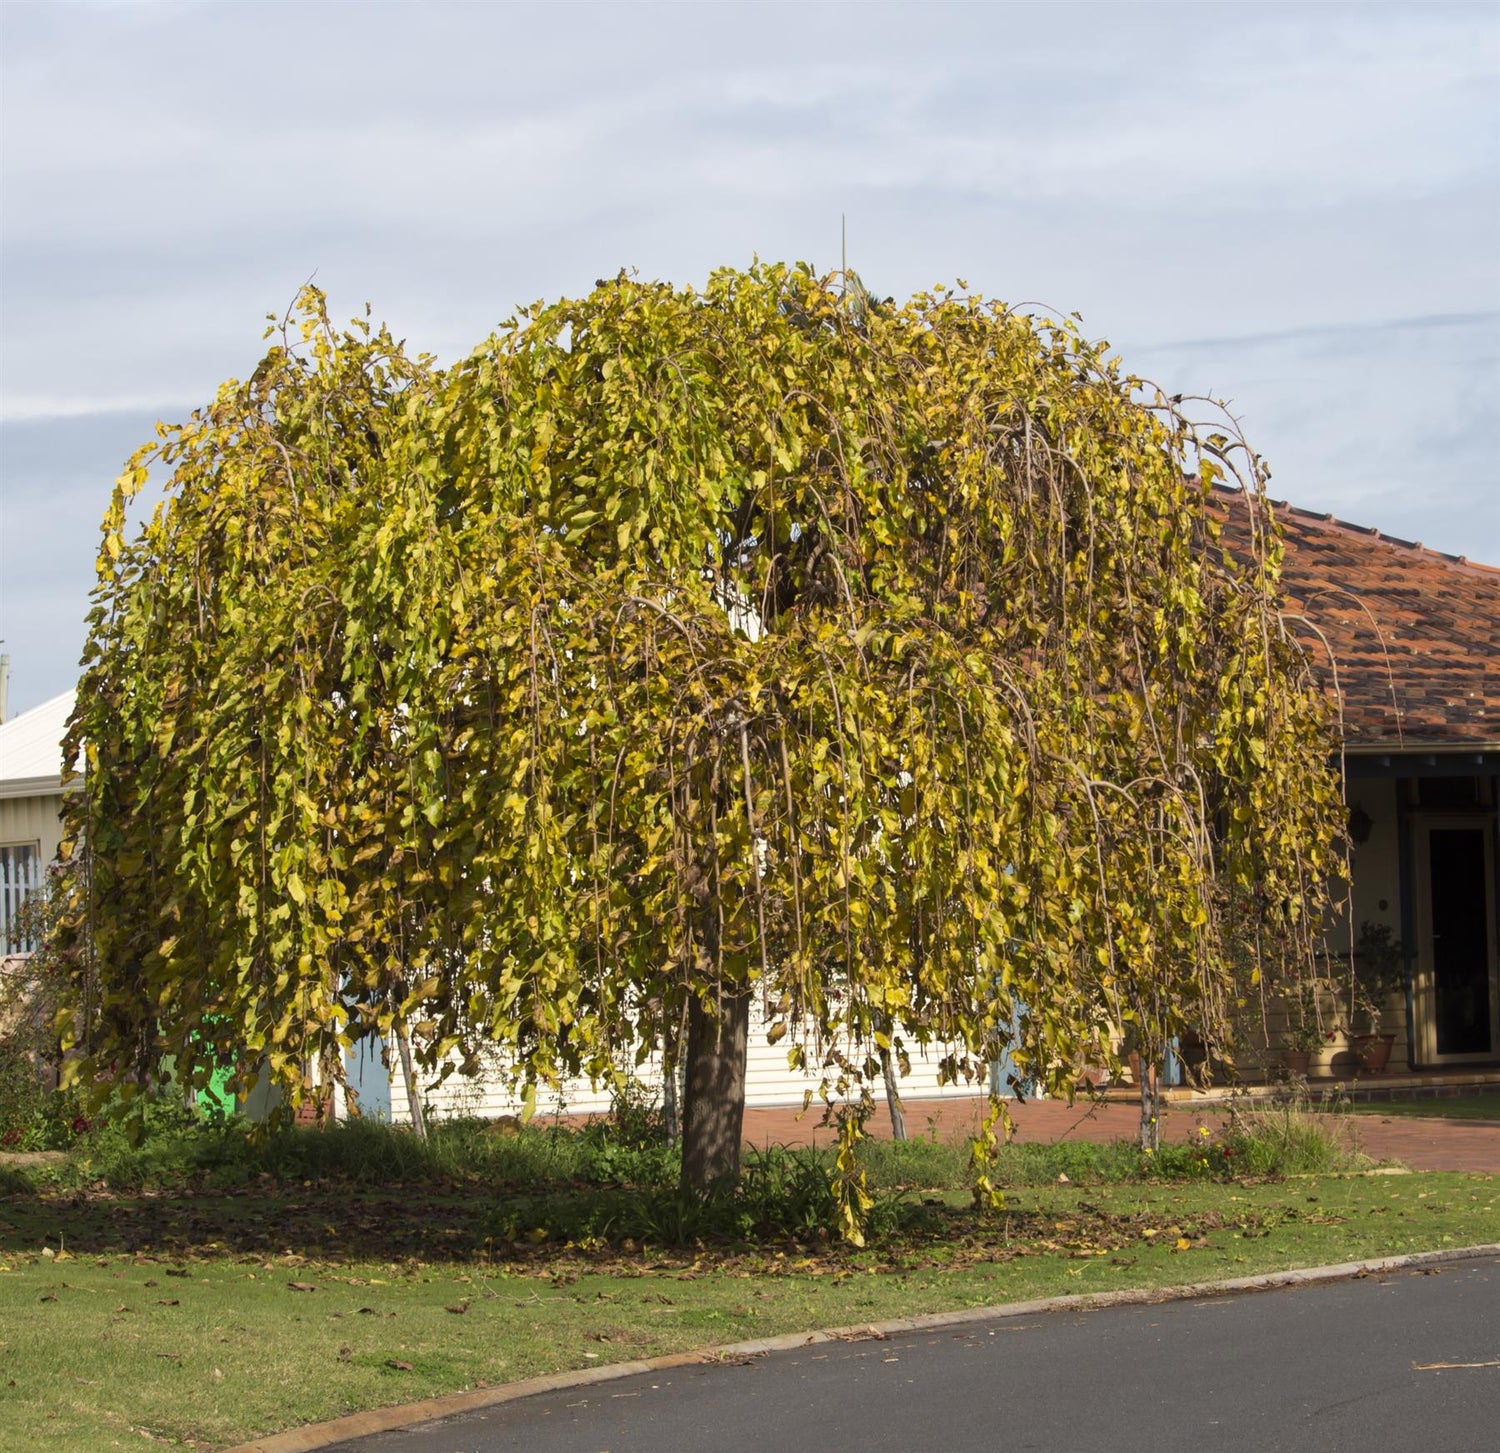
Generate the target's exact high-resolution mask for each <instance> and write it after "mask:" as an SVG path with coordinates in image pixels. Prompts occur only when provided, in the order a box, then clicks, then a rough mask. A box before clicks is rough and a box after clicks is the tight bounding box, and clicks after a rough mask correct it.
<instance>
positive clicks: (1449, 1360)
mask: <svg viewBox="0 0 1500 1453" xmlns="http://www.w3.org/2000/svg"><path fill="white" fill-rule="evenodd" d="M1466 1363H1467V1364H1481V1365H1479V1366H1462V1365H1454V1364H1466ZM1443 1364H1447V1365H1443ZM1402 1447H1408V1448H1419V1449H1433V1450H1442V1453H1495V1450H1496V1449H1500V1259H1494V1258H1491V1259H1486V1260H1481V1261H1473V1262H1460V1263H1451V1264H1448V1265H1445V1266H1441V1267H1436V1268H1432V1269H1429V1270H1426V1271H1423V1270H1416V1271H1402V1272H1392V1273H1382V1274H1379V1275H1375V1276H1370V1277H1367V1278H1363V1279H1360V1280H1346V1281H1339V1282H1333V1283H1326V1284H1320V1285H1314V1286H1307V1287H1296V1288H1285V1289H1282V1290H1278V1291H1272V1292H1262V1293H1252V1294H1248V1295H1236V1296H1226V1297H1222V1298H1212V1299H1207V1300H1203V1301H1194V1302H1172V1303H1164V1304H1161V1305H1157V1306H1131V1307H1112V1308H1106V1309H1102V1310H1099V1311H1092V1312H1052V1313H1045V1314H1042V1315H1038V1316H1032V1317H1026V1318H1022V1319H1009V1320H1008V1319H998V1320H996V1321H994V1322H981V1323H969V1324H967V1325H965V1326H963V1327H957V1328H954V1329H953V1330H952V1331H951V1332H939V1333H932V1332H925V1333H920V1334H914V1335H912V1336H907V1337H895V1338H891V1339H889V1340H884V1341H873V1340H872V1341H863V1342H848V1343H824V1344H821V1345H817V1346H813V1347H810V1348H806V1349H802V1350H798V1351H795V1352H786V1353H779V1354H774V1355H771V1356H768V1357H763V1358H758V1359H756V1360H754V1361H751V1362H749V1363H746V1364H743V1365H736V1366H701V1367H700V1366H694V1367H690V1368H674V1369H673V1370H671V1371H670V1372H665V1373H657V1374H645V1375H641V1376H637V1377H631V1378H628V1379H625V1380H622V1381H620V1382H612V1383H604V1384H598V1385H595V1386H593V1387H590V1388H584V1389H579V1390H577V1391H574V1392H570V1393H569V1392H564V1393H553V1394H547V1395H544V1396H540V1397H534V1398H527V1399H523V1400H521V1401H518V1402H515V1403H510V1404H506V1405H502V1406H499V1407H496V1408H493V1409H490V1410H488V1411H485V1412H482V1413H474V1414H469V1415H465V1416H463V1417H459V1418H452V1419H448V1420H446V1421H444V1422H441V1423H429V1424H426V1425H425V1426H422V1427H419V1428H413V1429H408V1430H406V1431H403V1432H397V1433H382V1434H377V1435H375V1436H372V1437H368V1438H362V1439H357V1440H355V1441H353V1442H348V1443H341V1444H339V1445H338V1453H502V1450H505V1453H509V1450H525V1453H606V1450H607V1453H704V1450H708V1453H749V1450H752V1449H753V1450H757V1453H759V1450H773V1453H800V1450H802V1449H807V1448H816V1449H818V1450H819V1453H836V1450H845V1449H847V1450H850V1453H854V1450H858V1453H929V1450H931V1453H966V1450H970V1449H973V1450H984V1453H997V1450H1004V1453H1012V1450H1019V1449H1044V1450H1049V1453H1051V1450H1064V1453H1071V1450H1075V1449H1078V1450H1083V1449H1090V1450H1091V1449H1107V1450H1110V1453H1121V1450H1125V1453H1132V1450H1136V1449H1141V1450H1151V1453H1161V1450H1176V1449H1198V1450H1213V1453H1219V1450H1240V1449H1243V1450H1247V1453H1248V1450H1255V1453H1267V1450H1278V1449H1285V1450H1288V1453H1292V1450H1296V1453H1302V1450H1316V1453H1354V1450H1359V1453H1367V1450H1368V1449H1370V1448H1402Z"/></svg>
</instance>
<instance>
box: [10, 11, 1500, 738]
mask: <svg viewBox="0 0 1500 1453" xmlns="http://www.w3.org/2000/svg"><path fill="white" fill-rule="evenodd" d="M841 218H847V227H848V239H849V240H848V249H849V252H848V256H849V264H850V266H851V267H853V268H856V269H857V270H858V271H859V272H860V274H861V275H862V277H863V278H864V280H865V281H866V283H867V284H868V285H869V286H870V288H871V289H872V290H873V291H876V292H878V293H880V294H882V295H884V294H891V295H895V296H897V297H904V296H906V295H908V294H910V293H912V292H914V291H917V290H919V289H922V288H927V287H930V286H932V285H934V284H937V283H940V282H951V281H955V280H962V281H963V282H965V283H967V284H968V285H969V286H970V287H971V288H972V289H974V290H975V291H976V292H980V293H983V294H986V295H988V296H991V297H996V298H1001V299H1004V300H1006V301H1008V302H1011V303H1016V304H1020V303H1023V302H1030V303H1034V304H1036V305H1038V306H1039V307H1041V308H1042V309H1043V310H1047V311H1051V312H1054V313H1058V314H1061V313H1070V312H1074V311H1077V312H1079V313H1081V314H1082V318H1083V326H1084V328H1085V330H1086V331H1087V332H1088V333H1089V334H1090V335H1091V336H1093V337H1096V338H1108V339H1109V340H1110V342H1111V344H1112V345H1113V347H1114V349H1115V351H1117V352H1118V353H1119V354H1120V355H1121V356H1122V357H1123V359H1124V362H1125V364H1126V366H1127V368H1129V369H1130V370H1131V371H1133V372H1135V373H1138V374H1141V375H1143V376H1147V377H1150V378H1151V379H1152V380H1154V381H1156V382H1158V383H1160V384H1162V385H1163V386H1164V387H1165V389H1166V391H1167V392H1169V393H1175V392H1185V393H1189V394H1208V395H1211V396H1213V397H1215V398H1219V399H1223V400H1224V401H1226V403H1227V404H1228V406H1229V407H1230V409H1231V410H1232V411H1233V413H1234V414H1235V416H1236V417H1237V418H1238V419H1239V421H1240V423H1241V425H1242V427H1243V428H1244V430H1245V433H1246V434H1247V435H1248V437H1249V438H1250V440H1251V441H1252V443H1253V444H1254V445H1255V447H1256V448H1257V449H1258V450H1259V451H1260V453H1262V454H1263V455H1264V456H1265V457H1266V459H1267V460H1268V462H1269V464H1270V466H1271V469H1272V473H1273V478H1272V481H1271V493H1272V495H1273V497H1276V498H1285V499H1290V500H1291V501H1292V502H1293V503H1295V504H1297V505H1300V506H1303V507H1306V508H1310V509H1316V510H1319V511H1329V512H1332V513H1334V514H1336V515H1339V516H1340V517H1342V518H1345V519H1348V520H1352V521H1354V522H1356V523H1359V524H1365V525H1375V526H1378V527H1379V528H1380V529H1382V530H1383V531H1384V532H1386V533H1388V534H1391V535H1395V536H1398V537H1402V538H1406V539H1412V540H1421V541H1423V542H1425V543H1426V544H1427V545H1429V546H1431V547H1433V548H1435V549H1441V550H1446V551H1450V552H1453V553H1455V554H1464V555H1467V556H1468V557H1470V558H1471V559H1477V560H1483V561H1486V562H1489V563H1493V564H1497V565H1500V474H1497V468H1496V460H1495V454H1496V451H1495V443H1494V441H1495V438H1496V435H1497V426H1500V5H1496V4H1494V3H1492V0H1487V3H1483V4H1443V3H1435V0H1433V3H1422V4H1418V5H1404V4H1397V3H1379V0H1363V3H1356V4H1338V3H1320V0H1301V3H1298V4H1295V5H1280V4H1273V3H1262V0H1247V3H1229V0H1223V3H1214V0H1194V3H1190V4H1181V5H1179V4H1170V3H1150V4H1142V3H1132V0H1110V3H1102V4H1076V3H1067V0H1049V3H1044V4H1003V3H989V4H956V5H950V4H943V3H937V0H926V3H906V4H873V3H856V4H848V5H841V4H819V3H815V0H802V3H799V4H796V5H782V4H775V3H714V0H699V3H693V0H684V3H676V4H631V3H625V0H614V3H610V4H599V5H586V4H576V5H570V4H564V3H555V0H554V3H549V4H545V5H530V4H499V3H477V0H475V3H466V4H444V3H439V0H422V3H380V0H347V3H319V0H299V3H295V4H279V3H271V0H256V3H242V0H213V3H148V0H109V3H105V0H93V3H67V0H51V3H27V0H0V638H3V642H4V644H3V645H0V650H3V651H5V652H7V653H9V655H10V657H11V663H12V668H11V688H10V711H11V713H12V714H14V713H15V712H17V711H20V710H24V709H25V708H27V707H29V706H32V705H35V704H36V703H38V702H40V701H42V700H45V699H46V698H48V697H50V696H53V695H55V694H57V693H58V692H60V691H62V690H65V689H66V688H67V687H69V686H70V685H71V684H72V682H73V680H74V679H75V676H76V667H77V661H78V656H79V652H80V650H81V647H82V644H83V640H84V618H85V615H86V612H87V609H88V593H89V589H90V587H91V585H92V582H93V561H94V557H95V554H96V553H97V548H98V529H99V520H100V517H101V516H102V513H103V511H104V507H105V505H106V503H107V500H108V495H109V490H110V487H111V484H112V482H113V479H114V477H115V475H116V474H117V473H118V472H119V469H120V466H121V464H122V463H123V461H124V459H125V457H126V456H127V455H128V454H129V453H130V452H131V450H132V449H133V448H134V447H135V446H136V445H137V444H139V443H141V442H142V441H144V440H145V439H147V438H149V437H150V435H151V431H152V426H153V424H154V422H155V420H156V419H158V418H165V419H168V420H172V419H178V418H181V417H183V416H184V415H185V414H186V413H187V412H188V411H189V410H190V409H191V408H193V407H194V406H196V405H198V404H201V403H204V402H206V401H207V400H209V399H210V398H211V397H212V396H213V393H214V391H215V389H216V387H217V386H218V384H219V383H220V382H221V381H222V380H223V379H225V378H227V377H242V376H244V375H245V374H247V373H248V372H249V371H250V370H251V369H252V368H253V367H254V364H255V361H256V360H257V358H258V357H259V356H260V354H261V351H262V349H263V346H264V345H263V343H262V337H261V335H262V328H263V324H264V319H265V315H266V314H267V313H270V312H277V313H280V312H282V311H284V310H285V308H286V307H287V305H288V304H289V303H290V302H291V300H292V299H293V297H294V296H295V294H296V292H297V290H298V288H299V287H300V285H301V284H302V283H304V282H305V281H306V280H308V279H309V278H312V279H315V280H316V282H317V283H318V285H319V286H321V287H322V288H323V289H324V290H325V291H326V292H327V293H328V294H329V298H330V305H331V307H332V310H333V312H334V314H335V316H352V315H354V314H356V313H358V312H361V311H362V310H363V307H364V305H365V303H366V302H368V303H370V304H371V305H372V306H373V309H374V312H375V314H376V316H377V317H378V318H383V319H385V320H387V321H388V322H389V323H390V325H391V326H392V328H393V330H394V331H395V332H396V334H397V335H398V336H399V337H403V338H405V339H406V341H407V344H408V346H409V347H411V348H413V349H417V350H425V351H428V352H431V353H434V354H436V355H437V356H438V357H439V358H440V359H442V360H444V361H447V360H450V359H453V358H457V357H460V356H462V354H464V353H465V352H467V351H468V349H470V348H471V347H473V346H475V345H476V344H477V343H479V342H480V341H481V340H482V339H483V338H484V337H485V335H486V334H487V333H488V332H489V331H490V330H491V329H493V328H494V327H495V326H496V325H497V324H499V323H500V322H502V321H503V320H504V319H506V318H507V317H508V316H510V314H511V313H512V311H513V310H514V308H515V307H516V306H517V305H518V304H524V303H528V302H531V301H533V300H535V299H540V298H553V297H557V296H560V295H563V294H574V295H576V294H578V293H581V292H584V291H586V290H587V289H588V288H590V287H591V286H592V284H593V282H594V280H595V279H596V278H599V277H605V276H611V275H613V274H615V273H616V272H618V271H619V270H620V269H621V268H622V267H624V268H630V269H634V270H636V271H637V272H638V273H639V274H640V275H641V276H643V277H647V278H666V279H670V280H672V281H673V282H676V283H682V284H687V283H701V282H702V281H703V279H704V278H705V277H706V276H707V274H708V273H709V272H710V271H711V270H712V269H713V268H715V267H718V266H722V265H726V264H731V265H741V266H742V265H745V264H747V263H749V262H750V261H751V260H752V259H753V258H754V257H756V256H759V257H761V258H767V259H772V258H775V259H785V260H788V261H795V260H805V261H808V262H810V263H812V264H813V265H814V266H816V267H819V268H821V269H832V268H835V267H837V266H838V265H839V261H840V222H841Z"/></svg>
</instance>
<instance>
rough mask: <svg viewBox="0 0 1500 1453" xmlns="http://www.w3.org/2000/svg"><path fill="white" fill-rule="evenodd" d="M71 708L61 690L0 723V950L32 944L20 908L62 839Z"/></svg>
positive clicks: (14, 952)
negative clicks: (64, 755) (64, 768)
mask: <svg viewBox="0 0 1500 1453" xmlns="http://www.w3.org/2000/svg"><path fill="white" fill-rule="evenodd" d="M72 712H73V693H72V692H71V691H65V692H63V694H62V695H61V696H54V697H53V698H52V700H51V701H44V702H43V703H42V704H41V705H40V706H34V707H32V708H31V710H30V711H25V712H22V713H21V714H20V715H19V716H17V717H14V718H12V719H11V720H10V721H6V722H0V953H3V955H4V957H5V958H6V959H12V958H17V957H20V956H21V955H24V954H28V953H30V952H31V949H32V947H33V945H32V943H31V942H30V939H29V936H28V929H27V925H26V922H25V915H24V913H23V911H22V910H23V906H24V905H25V903H26V902H27V900H28V899H29V898H31V897H32V896H33V895H35V894H37V893H40V892H41V891H42V887H43V885H44V884H45V882H46V873H47V869H48V867H49V866H50V865H51V864H52V863H53V862H54V861H55V860H56V858H57V850H58V846H59V844H60V843H61V842H62V822H61V814H62V805H63V790H64V789H63V782H62V746H61V743H62V739H63V734H64V733H65V732H66V730H67V726H68V718H69V716H71V715H72Z"/></svg>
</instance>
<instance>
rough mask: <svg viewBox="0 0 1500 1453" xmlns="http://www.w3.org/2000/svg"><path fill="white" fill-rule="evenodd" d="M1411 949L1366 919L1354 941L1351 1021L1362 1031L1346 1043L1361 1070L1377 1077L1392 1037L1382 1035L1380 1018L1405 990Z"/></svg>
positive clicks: (1386, 1060)
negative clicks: (1387, 1003)
mask: <svg viewBox="0 0 1500 1453" xmlns="http://www.w3.org/2000/svg"><path fill="white" fill-rule="evenodd" d="M1411 954H1412V951H1411V947H1410V945H1408V944H1407V943H1405V942H1403V941H1402V940H1400V939H1398V938H1397V937H1396V935H1395V931H1394V930H1393V929H1392V928H1391V926H1390V924H1388V923H1372V922H1371V921H1370V920H1368V919H1366V920H1365V922H1363V923H1361V924H1360V926H1359V937H1358V938H1356V939H1355V941H1354V962H1353V974H1352V986H1351V1000H1352V1005H1353V1009H1354V1018H1355V1019H1356V1020H1357V1021H1359V1022H1360V1023H1361V1024H1362V1025H1363V1027H1362V1028H1351V1031H1350V1034H1349V1043H1350V1045H1351V1047H1352V1048H1353V1050H1354V1054H1355V1057H1356V1058H1357V1059H1358V1060H1359V1064H1360V1068H1361V1069H1363V1070H1367V1071H1368V1072H1369V1073H1370V1074H1372V1075H1376V1074H1381V1073H1383V1072H1384V1070H1385V1067H1386V1065H1387V1064H1389V1063H1390V1058H1391V1049H1392V1047H1393V1046H1394V1045H1395V1043H1396V1036H1395V1034H1394V1033H1388V1032H1382V1030H1381V1028H1380V1021H1381V1016H1382V1015H1383V1014H1384V1013H1385V1006H1386V1002H1387V1001H1388V1000H1389V999H1390V997H1391V996H1392V995H1393V994H1396V993H1398V992H1400V991H1401V990H1402V989H1404V988H1405V987H1406V966H1407V963H1408V962H1409V961H1410V959H1411Z"/></svg>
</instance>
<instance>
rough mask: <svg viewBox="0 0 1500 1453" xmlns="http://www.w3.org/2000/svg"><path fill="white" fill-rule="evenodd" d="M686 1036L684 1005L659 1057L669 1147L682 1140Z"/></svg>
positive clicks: (662, 1106)
mask: <svg viewBox="0 0 1500 1453" xmlns="http://www.w3.org/2000/svg"><path fill="white" fill-rule="evenodd" d="M687 1036H688V1007H687V1005H686V1004H684V1005H683V1006H682V1014H681V1016H680V1017H679V1019H678V1021H677V1028H676V1031H675V1032H674V1033H672V1034H671V1035H669V1036H668V1039H667V1042H666V1044H665V1045H663V1047H662V1057H661V1058H662V1066H661V1068H662V1080H661V1115H662V1120H663V1122H664V1123H665V1129H666V1132H667V1141H668V1143H669V1144H671V1145H677V1144H678V1143H679V1142H680V1141H681V1140H682V1056H683V1051H684V1050H685V1049H686V1048H687Z"/></svg>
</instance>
